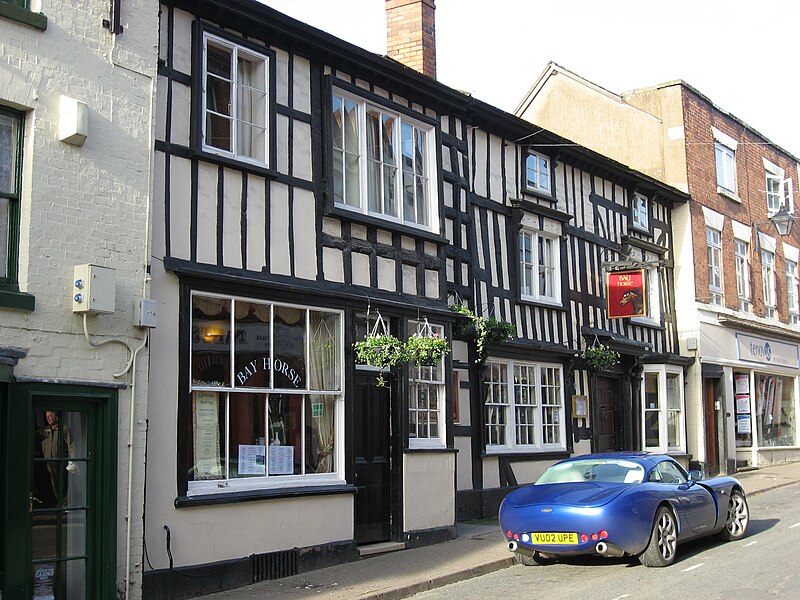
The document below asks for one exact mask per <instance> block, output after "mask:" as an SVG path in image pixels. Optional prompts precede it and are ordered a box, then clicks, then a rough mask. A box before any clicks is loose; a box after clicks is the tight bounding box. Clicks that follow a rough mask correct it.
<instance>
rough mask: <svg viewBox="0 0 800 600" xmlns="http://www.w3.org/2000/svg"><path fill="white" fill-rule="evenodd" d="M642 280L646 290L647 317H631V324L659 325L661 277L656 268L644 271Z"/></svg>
mask: <svg viewBox="0 0 800 600" xmlns="http://www.w3.org/2000/svg"><path fill="white" fill-rule="evenodd" d="M644 278H645V281H644V285H645V289H646V290H647V303H646V306H647V316H644V317H633V318H631V323H643V324H646V325H661V277H660V273H659V270H658V268H657V267H654V268H651V269H644Z"/></svg>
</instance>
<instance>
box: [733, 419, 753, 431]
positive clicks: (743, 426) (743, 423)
mask: <svg viewBox="0 0 800 600" xmlns="http://www.w3.org/2000/svg"><path fill="white" fill-rule="evenodd" d="M736 433H752V428H751V426H750V415H736Z"/></svg>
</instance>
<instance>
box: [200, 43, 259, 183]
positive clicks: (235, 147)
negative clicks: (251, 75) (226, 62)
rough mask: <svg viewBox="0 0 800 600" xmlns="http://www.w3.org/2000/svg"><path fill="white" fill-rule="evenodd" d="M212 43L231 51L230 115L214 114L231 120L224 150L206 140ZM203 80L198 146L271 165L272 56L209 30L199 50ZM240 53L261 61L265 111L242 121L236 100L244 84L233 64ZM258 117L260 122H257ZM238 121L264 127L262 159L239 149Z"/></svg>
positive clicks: (206, 150)
mask: <svg viewBox="0 0 800 600" xmlns="http://www.w3.org/2000/svg"><path fill="white" fill-rule="evenodd" d="M209 42H211V43H212V44H214V45H216V46H221V47H224V48H226V49H228V50H230V52H231V77H232V79H231V80H230V87H231V89H230V91H231V98H230V111H229V112H230V115H223V114H222V113H215V114H219V115H220V116H222V117H224V118H229V119H230V120H231V121H232V123H231V150H226V149H224V148H219V147H218V146H213V145H211V144H210V143H208V142H207V138H208V135H207V127H208V123H207V115H208V113H209V112H214V111H212V110H211V109H209V108H208V106H207V102H208V94H207V86H208V77H209V73H208V67H207V65H208V62H207V57H208V44H209ZM202 54H203V56H202V69H203V72H202V81H201V91H200V96H201V114H202V116H201V123H202V124H201V135H202V139H201V147H202V150H203V151H204V152H209V153H211V154H217V155H220V156H226V157H229V158H234V159H236V160H239V161H242V162H247V163H252V164H255V165H259V166H262V167H268V166H269V164H270V155H269V151H270V135H271V131H270V125H271V123H270V115H271V111H272V105H271V99H270V94H271V91H270V68H271V57H270V55H268V54H266V53H261V52H257V51H255V50H253V49H251V48H248V47H245V46H242V45H239V44H236V43H234V42H231V41H230V40H227V39H225V38H222V37H220V36H217V35H214V34H213V33H210V32H208V31H204V32H203V51H202ZM239 56H241V57H243V58H246V59H247V60H249V61H251V62H253V63H261V64H262V68H261V74H262V75H263V81H260V82H258V83H261V84H263V103H264V110H263V114H260V115H258V117H256V116H253V117H251V119H250V120H249V121H245V120H244V118H243V117H242V115H240V114H239V103H238V94H239V88H240V87H242V86H244V85H245V84H241V85H240V82H239V80H238V78H239V73H238V69H237V68H236V65H237V64H238V58H239ZM247 87H249V88H250V89H251V90H255V91H256V92H259V91H260V90H259V89H258V88H257V86H255V85H250V86H247ZM259 120H260V121H261V122H259ZM239 123H249V124H251V125H254V126H256V127H262V126H263V128H264V134H263V143H264V146H263V148H262V149H261V151H262V152H263V155H264V159H263V160H261V159H260V158H259V157H258V156H257V155H258V154H259V152H254V154H256V156H250V155H248V154H245V153H242V152H240V151H239V135H240V134H239Z"/></svg>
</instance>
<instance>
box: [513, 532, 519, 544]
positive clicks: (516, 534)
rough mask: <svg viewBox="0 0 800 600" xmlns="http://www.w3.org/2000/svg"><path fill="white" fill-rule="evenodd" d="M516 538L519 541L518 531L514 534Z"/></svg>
mask: <svg viewBox="0 0 800 600" xmlns="http://www.w3.org/2000/svg"><path fill="white" fill-rule="evenodd" d="M514 540H515V541H517V542H518V541H519V534H518V533H515V534H514Z"/></svg>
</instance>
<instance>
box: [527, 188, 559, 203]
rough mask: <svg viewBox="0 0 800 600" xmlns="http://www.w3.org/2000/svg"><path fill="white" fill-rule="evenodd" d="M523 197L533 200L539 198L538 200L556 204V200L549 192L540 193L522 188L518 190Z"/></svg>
mask: <svg viewBox="0 0 800 600" xmlns="http://www.w3.org/2000/svg"><path fill="white" fill-rule="evenodd" d="M520 191H521V192H522V195H523V196H531V197H533V198H539V199H540V200H547V201H548V202H553V203H556V202H558V198H556V197H555V196H554V195H553V194H551V193H550V192H542V191H540V190H532V189H530V188H523V189H522V190H520Z"/></svg>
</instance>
